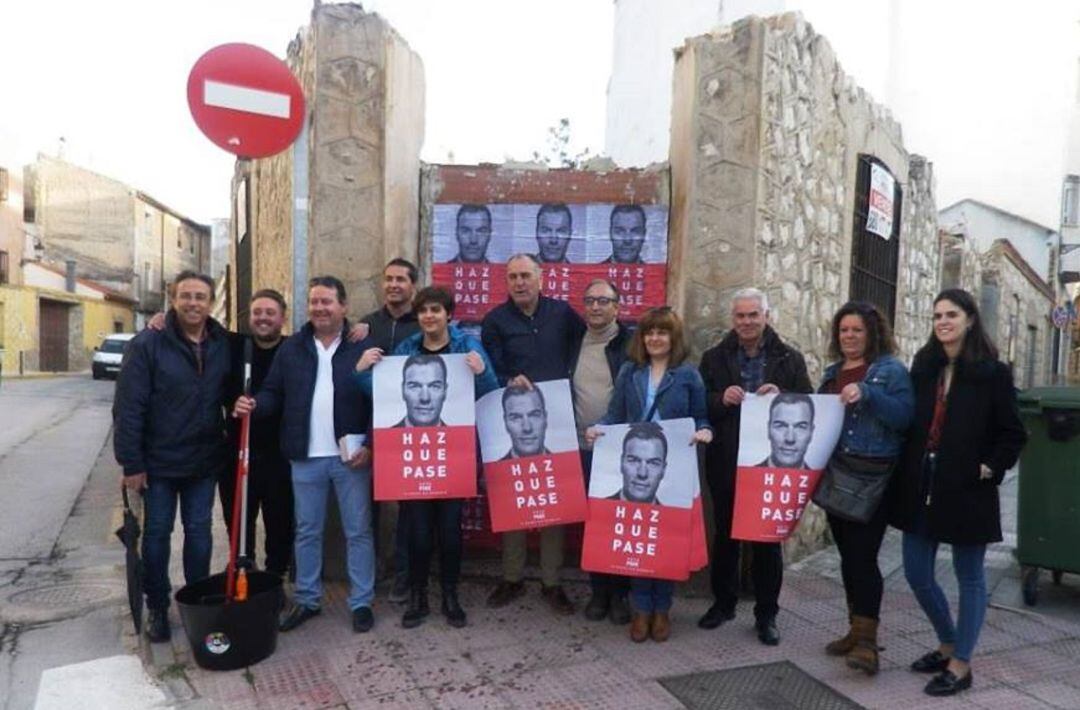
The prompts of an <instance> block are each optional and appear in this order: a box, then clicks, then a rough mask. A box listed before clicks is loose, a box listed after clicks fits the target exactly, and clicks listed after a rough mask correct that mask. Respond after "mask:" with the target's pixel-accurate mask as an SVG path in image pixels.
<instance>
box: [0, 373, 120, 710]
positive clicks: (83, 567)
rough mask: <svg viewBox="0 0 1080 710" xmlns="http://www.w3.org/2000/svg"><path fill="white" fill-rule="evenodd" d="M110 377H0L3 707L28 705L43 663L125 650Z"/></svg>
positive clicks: (0, 665) (0, 691)
mask: <svg viewBox="0 0 1080 710" xmlns="http://www.w3.org/2000/svg"><path fill="white" fill-rule="evenodd" d="M112 395H113V383H112V382H107V381H93V380H91V379H90V376H89V375H85V376H80V377H57V378H49V379H29V380H4V381H3V383H2V384H0V491H2V494H0V708H2V709H3V710H9V709H15V708H19V709H21V708H27V707H33V703H34V698H35V695H36V693H37V687H38V679H39V678H40V675H41V671H42V670H44V669H46V668H51V667H55V666H59V665H66V664H70V663H77V662H80V661H86V660H90V659H95V658H100V657H103V656H111V655H115V654H121V653H124V647H123V644H122V638H121V632H120V631H119V630H118V629H117V624H116V618H117V616H118V613H117V612H118V608H119V605H121V604H123V603H124V596H123V595H124V586H123V576H122V575H123V568H122V564H123V551H122V548H121V546H120V544H119V543H118V542H117V541H116V539H115V538H114V537H113V536H112V530H113V529H114V528H115V527H116V524H117V520H116V516H117V507H116V501H117V490H118V489H117V480H116V468H115V465H114V464H113V462H112V453H111V441H110V439H109V432H110V428H111V411H110V410H111V407H112Z"/></svg>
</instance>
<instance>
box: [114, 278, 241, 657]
mask: <svg viewBox="0 0 1080 710" xmlns="http://www.w3.org/2000/svg"><path fill="white" fill-rule="evenodd" d="M213 304H214V281H213V280H212V279H211V278H210V277H209V276H205V275H203V274H197V273H195V272H194V271H183V272H181V273H180V274H179V275H178V276H177V277H176V281H175V282H174V285H173V297H172V308H171V309H170V310H169V313H168V314H167V315H166V317H165V327H164V328H163V329H161V330H152V329H148V330H144V331H143V332H141V333H139V334H138V335H137V336H135V337H134V338H133V339H132V340H131V343H130V344H129V345H128V347H127V350H126V352H125V354H124V364H123V367H121V369H120V376H119V378H118V380H117V383H116V397H115V400H114V404H113V422H114V425H115V433H114V435H113V449H114V451H115V454H116V460H117V462H118V463H119V464H120V465H121V466H122V467H123V469H124V485H125V486H127V487H128V489H129V490H132V491H141V492H143V497H144V503H145V510H146V519H145V528H146V530H145V532H144V534H143V547H142V554H143V565H144V569H145V572H144V591H145V592H146V606H147V609H148V610H149V618H148V623H147V627H146V635H147V636H148V637H149V638H150V640H151V641H154V642H161V641H167V640H169V637H170V636H171V633H170V630H169V621H168V608H169V590H170V586H169V548H170V538H171V536H172V529H173V522H174V520H175V519H176V505H177V500H179V502H180V519H181V520H182V521H183V524H184V579H185V580H186V581H187V583H189V584H190V583H192V582H194V581H196V580H198V579H202V578H203V577H206V576H208V575H209V574H210V555H211V549H212V540H211V537H210V526H211V522H210V520H211V513H212V511H213V507H214V484H215V483H216V482H217V478H218V476H219V475H220V474H221V472H222V470H223V469H224V468H225V467H226V466H227V465H228V442H227V439H226V437H225V416H224V406H225V404H226V402H225V397H226V392H227V384H228V377H229V367H230V357H229V341H228V333H226V332H225V329H224V328H222V327H221V326H220V325H219V324H218V323H217V321H215V320H214V319H213V318H211V317H210V310H211V308H212V307H213Z"/></svg>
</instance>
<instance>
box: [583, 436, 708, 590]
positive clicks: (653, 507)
mask: <svg viewBox="0 0 1080 710" xmlns="http://www.w3.org/2000/svg"><path fill="white" fill-rule="evenodd" d="M600 430H601V431H602V432H603V436H601V437H600V438H599V439H597V440H596V443H595V445H594V446H593V464H592V472H591V474H590V478H589V517H588V520H587V521H586V523H585V541H584V544H583V547H582V558H581V566H582V569H584V570H587V571H590V572H600V573H604V574H624V575H629V576H635V577H656V578H661V579H686V577H687V576H688V575H689V572H690V563H691V559H690V548H691V537H692V534H693V530H692V528H691V524H692V522H693V516H692V510H694V498H695V497H696V496H697V495H698V493H699V483H698V460H697V449H696V447H695V446H693V445H691V443H690V440H691V438H692V436H693V434H694V422H693V420H692V419H674V420H667V421H661V422H636V423H632V424H619V425H614V426H604V427H600Z"/></svg>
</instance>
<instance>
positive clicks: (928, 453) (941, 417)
mask: <svg viewBox="0 0 1080 710" xmlns="http://www.w3.org/2000/svg"><path fill="white" fill-rule="evenodd" d="M911 380H912V384H913V385H914V388H915V417H914V420H913V423H912V428H911V431H910V433H909V436H908V441H907V444H906V445H905V447H904V452H903V454H902V459H901V467H900V470H899V471H898V474H897V476H896V477H895V480H894V483H895V486H896V490H895V491H894V492H895V494H896V495H895V497H894V498H893V500H894V502H895V505H896V507H895V510H894V514H893V524H894V525H896V526H897V527H899V528H900V529H901V530H903V531H904V575H905V577H906V578H907V581H908V584H909V585H910V586H911V590H912V591H913V592H914V593H915V597H916V598H917V599H918V601H919V604H920V606H922V609H923V611H924V612H925V613H926V615H927V617H929V619H930V621H931V623H932V624H933V625H934V630H935V631H936V632H937V636H938V641H939V642H940V646H939V647H938V648H937V649H936V650H934V651H931V652H930V653H927V654H926V655H924V656H923V657H921V658H919V659H918V660H916V661H915V662H914V663H913V664H912V666H911V668H912V670H914V671H917V672H920V673H937V675H936V676H935V677H934V678H933V679H932V680H931V681H930V682H929V683H928V684H927V686H926V688H925V690H926V693H927V694H929V695H953V694H954V693H957V692H959V691H961V690H965V689H967V688H970V687H971V681H972V674H971V666H970V663H971V656H972V654H973V652H974V650H975V644H976V642H977V641H978V637H979V631H980V629H981V628H982V622H983V617H984V615H985V613H986V578H985V574H984V566H983V560H984V557H985V554H986V545H987V544H988V543H991V542H998V541H1000V540H1001V511H1000V504H999V502H998V490H997V487H998V485H999V484H1000V483H1001V481H1002V479H1003V478H1004V476H1005V472H1006V471H1007V470H1008V469H1009V468H1010V467H1012V466H1013V464H1015V463H1016V460H1017V458H1018V457H1019V455H1020V450H1021V449H1022V448H1023V446H1024V442H1025V441H1026V438H1027V436H1026V434H1025V432H1024V427H1023V425H1022V424H1021V423H1020V417H1019V414H1018V412H1017V408H1016V391H1015V390H1014V388H1013V379H1012V372H1011V370H1010V369H1009V367H1008V366H1007V365H1005V364H1004V363H1002V362H999V361H998V359H997V349H996V348H995V347H994V345H993V343H992V342H991V341H990V339H989V337H988V336H987V335H986V332H985V330H984V329H983V326H982V321H981V319H980V317H979V311H978V308H977V307H976V305H975V300H974V299H973V298H972V297H971V294H969V293H967V292H966V291H963V290H960V289H947V290H945V291H942V292H941V293H940V294H938V297H937V298H936V299H935V300H934V332H933V334H932V335H931V336H930V339H929V341H928V342H927V343H926V345H924V346H923V347H922V349H921V350H919V352H918V353H916V355H915V360H914V362H913V363H912V366H911ZM940 543H948V544H949V545H951V546H952V553H953V570H954V571H955V573H956V577H957V581H958V583H959V588H960V604H959V613H958V615H957V617H956V621H955V623H954V622H953V617H952V615H951V614H950V612H949V604H948V602H947V601H946V599H945V595H944V593H942V591H941V587H939V586H938V584H937V582H936V581H935V580H934V562H935V558H936V556H937V548H938V545H939V544H940Z"/></svg>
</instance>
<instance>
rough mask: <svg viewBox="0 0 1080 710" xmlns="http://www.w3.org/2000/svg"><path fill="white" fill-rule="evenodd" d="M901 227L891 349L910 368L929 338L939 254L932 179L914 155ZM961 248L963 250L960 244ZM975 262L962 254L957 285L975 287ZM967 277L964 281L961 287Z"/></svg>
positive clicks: (924, 163) (938, 283)
mask: <svg viewBox="0 0 1080 710" xmlns="http://www.w3.org/2000/svg"><path fill="white" fill-rule="evenodd" d="M905 188H906V189H905V190H904V204H903V215H902V216H901V220H902V221H901V223H900V224H901V226H900V267H899V268H898V269H897V274H896V278H897V289H896V291H897V292H896V324H895V326H896V328H895V329H896V332H895V336H896V344H897V346H898V347H899V348H900V359H901V360H903V361H904V362H907V363H910V362H911V358H912V357H913V356H914V355H915V352H916V351H917V350H918V349H919V348H920V347H922V345H923V343H925V342H926V339H927V337H929V335H930V330H931V328H932V325H933V312H934V296H936V295H937V292H938V291H939V290H940V286H941V258H942V254H941V248H940V241H939V239H938V229H937V212H936V207H935V202H934V175H933V170H932V166H931V164H930V162H929V161H927V160H926V159H925V158H923V157H921V156H918V155H913V156H911V159H910V162H909V164H908V183H907V185H906V186H905ZM965 246H967V245H966V244H965ZM977 268H978V259H977V258H975V256H974V254H971V253H970V251H969V252H965V256H964V257H962V259H961V275H960V278H961V283H973V282H974V281H975V277H974V270H975V269H977ZM965 277H967V278H968V279H969V280H968V281H964V278H965Z"/></svg>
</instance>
